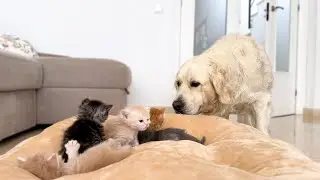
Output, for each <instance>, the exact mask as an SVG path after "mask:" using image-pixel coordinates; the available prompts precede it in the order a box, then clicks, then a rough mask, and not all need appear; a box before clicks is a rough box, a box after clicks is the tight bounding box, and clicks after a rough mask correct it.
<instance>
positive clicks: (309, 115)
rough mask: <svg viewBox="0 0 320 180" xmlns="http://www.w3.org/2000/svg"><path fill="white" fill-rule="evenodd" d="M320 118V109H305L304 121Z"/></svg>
mask: <svg viewBox="0 0 320 180" xmlns="http://www.w3.org/2000/svg"><path fill="white" fill-rule="evenodd" d="M319 120H320V109H311V108H304V109H303V122H310V123H312V122H315V121H319Z"/></svg>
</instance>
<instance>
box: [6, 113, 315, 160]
mask: <svg viewBox="0 0 320 180" xmlns="http://www.w3.org/2000/svg"><path fill="white" fill-rule="evenodd" d="M42 130H43V128H35V129H32V130H30V131H27V132H25V133H21V134H19V135H17V136H14V137H12V138H9V139H6V140H4V141H2V142H0V154H3V153H5V152H6V151H7V150H9V149H11V148H12V147H13V146H15V145H16V144H17V143H19V142H21V141H22V140H24V139H26V138H29V137H31V136H34V135H36V134H38V133H40V132H41V131H42ZM270 131H271V136H272V137H273V138H277V139H281V140H284V141H286V142H289V143H291V144H294V145H295V146H296V147H298V148H299V149H301V150H302V151H303V152H304V153H305V154H306V155H307V156H309V157H311V158H312V159H314V160H315V161H318V162H320V143H319V140H318V137H320V121H317V120H313V121H308V122H306V121H304V120H303V117H302V116H300V115H297V116H286V117H279V118H273V119H271V127H270Z"/></svg>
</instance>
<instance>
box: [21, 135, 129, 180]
mask: <svg viewBox="0 0 320 180" xmlns="http://www.w3.org/2000/svg"><path fill="white" fill-rule="evenodd" d="M79 147H80V144H79V143H78V142H77V141H73V140H72V141H68V143H67V144H65V148H66V153H67V154H68V157H69V158H70V159H69V161H68V162H67V163H64V162H63V160H62V158H61V156H60V155H58V154H56V153H54V154H50V153H37V154H35V155H33V156H30V157H27V158H22V157H18V166H19V167H20V168H22V169H25V170H27V171H29V172H30V173H32V174H34V175H35V176H37V177H39V178H41V179H43V180H49V179H55V178H59V177H61V176H64V175H71V174H78V173H86V172H90V171H94V170H97V169H100V168H102V167H105V166H108V165H110V164H113V163H116V162H119V161H121V160H122V159H124V158H126V157H128V156H129V155H131V153H132V148H131V146H121V145H120V144H119V143H118V142H117V141H115V140H113V139H108V140H107V141H105V142H103V143H100V144H98V145H96V146H94V147H91V148H89V149H88V150H86V151H85V152H84V153H82V154H78V149H79Z"/></svg>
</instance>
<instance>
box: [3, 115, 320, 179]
mask: <svg viewBox="0 0 320 180" xmlns="http://www.w3.org/2000/svg"><path fill="white" fill-rule="evenodd" d="M74 120H75V118H74V117H72V118H69V119H66V120H64V121H60V122H59V123H56V124H54V125H53V126H51V127H49V128H47V129H46V130H45V131H44V132H42V133H41V134H39V135H37V136H35V137H32V138H30V139H28V140H25V141H24V142H21V143H20V144H19V145H17V146H16V147H15V148H13V149H12V150H10V151H9V152H7V153H6V154H4V155H2V156H0V179H6V180H10V179H25V180H26V179H28V180H32V179H37V178H36V177H35V176H33V175H32V174H30V173H28V172H26V171H24V170H22V169H19V168H18V167H17V165H16V158H17V156H27V155H30V154H33V153H34V152H35V151H46V152H57V150H58V148H59V143H60V139H61V134H62V132H63V130H64V129H65V128H67V127H68V126H69V125H70V124H71V123H72V122H73V121H74ZM166 127H180V128H185V129H187V131H188V132H189V133H191V134H193V135H195V136H200V135H205V136H206V137H207V144H206V146H203V145H201V144H197V143H194V142H191V141H179V142H174V141H162V142H152V143H146V144H143V145H140V146H137V147H136V148H135V152H134V153H133V155H131V156H130V157H128V158H126V159H124V160H123V161H120V162H118V163H115V164H112V165H110V166H108V167H105V168H102V169H99V170H97V171H93V172H90V173H85V174H78V175H72V176H67V177H62V178H59V179H61V180H62V179H63V180H87V179H101V180H107V179H110V180H114V179H148V180H163V179H184V180H189V179H190V180H191V179H192V180H193V179H194V180H198V179H233V180H242V179H243V180H251V179H252V180H260V179H269V178H267V177H272V179H283V180H288V179H290V180H292V179H304V180H308V179H319V178H320V166H319V164H317V163H315V162H313V161H312V160H310V159H309V158H308V157H306V156H305V155H304V154H303V153H301V152H300V151H299V150H297V149H296V148H294V147H293V146H291V145H289V144H287V143H285V142H283V141H280V140H275V139H272V138H270V137H267V136H265V135H264V134H262V133H261V132H260V131H258V130H255V129H253V128H252V127H249V126H246V125H242V124H238V123H236V124H234V123H232V122H231V121H228V120H225V119H221V118H218V117H212V116H211V117H210V116H184V115H174V114H166V118H165V122H164V127H163V128H166Z"/></svg>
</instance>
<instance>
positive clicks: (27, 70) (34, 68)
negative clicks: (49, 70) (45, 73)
mask: <svg viewBox="0 0 320 180" xmlns="http://www.w3.org/2000/svg"><path fill="white" fill-rule="evenodd" d="M0 82H1V83H0V91H13V90H28V89H38V88H40V87H41V84H42V67H41V64H40V63H39V62H37V61H30V59H28V58H26V57H22V56H18V55H15V54H12V53H8V52H1V51H0Z"/></svg>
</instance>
